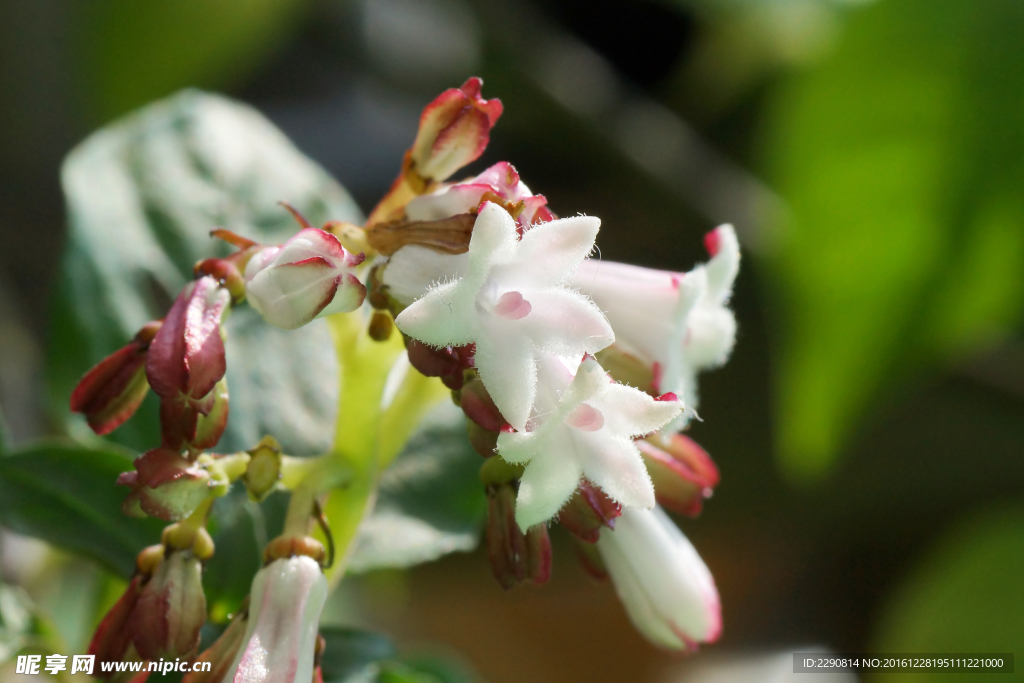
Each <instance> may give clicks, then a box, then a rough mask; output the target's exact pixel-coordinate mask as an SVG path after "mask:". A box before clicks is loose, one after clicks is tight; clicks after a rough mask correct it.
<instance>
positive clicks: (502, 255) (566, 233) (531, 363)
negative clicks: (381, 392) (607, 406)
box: [395, 202, 614, 429]
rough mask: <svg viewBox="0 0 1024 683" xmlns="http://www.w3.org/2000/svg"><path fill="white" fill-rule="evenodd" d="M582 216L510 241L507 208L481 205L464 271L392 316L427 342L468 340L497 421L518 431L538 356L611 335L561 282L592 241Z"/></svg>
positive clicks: (572, 350)
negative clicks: (498, 417) (501, 419)
mask: <svg viewBox="0 0 1024 683" xmlns="http://www.w3.org/2000/svg"><path fill="white" fill-rule="evenodd" d="M600 224H601V223H600V221H599V220H598V219H596V218H591V217H589V216H577V217H573V218H564V219H561V220H557V221H552V222H549V223H541V224H539V225H537V226H534V227H533V228H532V229H530V230H528V231H526V232H525V233H524V234H523V236H522V239H518V237H517V232H516V223H515V221H514V220H513V219H512V217H511V216H510V215H509V214H508V212H507V211H505V210H504V209H502V208H501V207H499V206H498V205H496V204H493V203H490V202H487V203H486V204H485V205H484V208H483V209H482V210H481V211H480V215H479V216H478V217H477V219H476V223H475V225H474V227H473V236H472V238H471V239H470V242H469V252H468V257H467V262H466V270H465V272H464V274H463V275H462V276H461V277H459V278H458V279H456V280H453V281H450V282H447V283H445V284H441V285H437V286H435V287H433V288H432V289H430V290H429V291H428V292H427V293H426V294H425V295H424V296H423V297H422V298H420V299H418V300H416V301H415V302H413V303H412V304H411V305H410V306H409V307H408V308H406V309H405V310H404V311H402V312H401V313H400V314H399V315H398V317H397V318H396V319H395V323H396V324H397V325H398V328H399V329H400V330H402V332H404V333H405V334H407V335H409V336H410V337H413V338H414V339H417V340H419V341H421V342H423V343H425V344H429V345H431V346H436V347H443V346H449V345H450V346H463V345H467V344H476V356H475V365H476V368H477V370H478V371H479V372H480V379H481V380H483V383H484V385H485V386H486V387H487V391H488V392H489V393H490V395H491V398H492V399H494V403H495V405H496V406H497V407H498V410H500V411H501V414H502V415H503V416H504V417H505V419H506V420H507V421H508V422H509V424H511V425H512V426H513V427H515V428H516V429H523V428H525V426H526V420H527V419H528V418H529V416H530V409H531V407H532V406H533V400H534V397H535V395H536V392H537V358H538V357H539V355H541V354H543V353H545V352H546V353H553V354H558V355H563V356H566V357H580V356H582V355H583V354H584V353H594V352H596V351H598V350H600V349H603V348H605V347H606V346H608V345H609V344H611V343H612V341H614V335H613V334H612V329H611V326H610V325H609V324H608V321H607V320H605V318H604V316H603V315H602V314H601V311H600V310H598V308H597V306H595V305H594V302H592V301H591V300H590V299H588V298H587V297H585V296H583V295H582V294H580V293H579V292H576V291H574V290H571V289H569V288H568V287H566V286H564V285H563V284H562V282H563V281H565V280H566V279H567V278H568V277H569V276H570V275H571V274H572V272H573V270H574V269H575V268H576V266H578V265H579V263H580V262H581V261H582V260H583V259H585V258H586V256H587V254H589V253H590V250H591V249H592V248H593V246H594V239H595V238H596V237H597V231H598V228H599V227H600Z"/></svg>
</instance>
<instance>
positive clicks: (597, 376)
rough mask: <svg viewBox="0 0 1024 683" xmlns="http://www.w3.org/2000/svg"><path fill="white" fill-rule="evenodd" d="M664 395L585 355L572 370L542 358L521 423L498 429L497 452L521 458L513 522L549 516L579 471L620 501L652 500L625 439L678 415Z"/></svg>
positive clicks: (641, 503) (639, 503) (644, 503)
mask: <svg viewBox="0 0 1024 683" xmlns="http://www.w3.org/2000/svg"><path fill="white" fill-rule="evenodd" d="M666 399H668V400H659V399H655V398H652V397H650V396H649V395H647V394H645V393H643V392H642V391H639V390H637V389H634V388H632V387H628V386H626V385H623V384H617V383H615V382H614V381H612V380H611V378H609V377H608V374H607V373H606V372H605V371H604V368H602V367H601V366H600V364H598V362H597V361H596V360H594V359H593V358H587V359H585V360H584V361H583V362H582V363H581V364H580V366H579V368H578V369H577V371H576V375H575V377H574V376H573V375H572V374H571V372H570V371H569V368H567V367H566V366H565V365H564V364H563V363H562V361H560V360H559V359H558V358H556V357H553V356H545V357H544V358H542V359H541V363H540V387H539V390H538V393H537V402H536V407H535V409H534V413H533V416H532V417H531V419H530V421H529V423H528V424H527V425H526V429H525V430H522V431H517V432H503V433H502V434H500V435H499V436H498V453H499V454H500V455H501V457H502V458H504V459H505V460H506V461H508V462H510V463H514V464H522V465H526V468H525V471H524V473H523V476H522V479H521V480H520V483H519V494H518V497H517V499H516V522H517V523H518V524H519V526H520V528H522V529H523V530H526V529H528V528H529V527H531V526H533V525H534V524H541V523H543V522H546V521H547V520H549V519H551V518H552V517H554V516H555V515H556V514H557V513H558V511H559V510H560V509H561V508H562V506H563V505H565V503H566V501H568V500H569V498H570V496H572V494H573V492H574V491H575V490H576V486H577V485H578V484H579V481H580V478H581V477H586V478H587V479H588V480H589V481H590V482H591V483H593V484H595V485H597V486H599V487H601V489H602V490H603V491H604V492H605V493H606V494H608V496H610V497H611V498H612V499H613V500H615V501H616V502H618V503H620V504H621V505H622V506H623V507H633V508H641V509H650V508H652V507H654V486H653V484H652V483H651V478H650V476H648V474H647V469H646V467H645V466H644V462H643V458H642V456H641V455H640V451H639V450H638V449H637V447H636V445H635V444H634V442H633V440H634V438H636V437H638V436H642V435H644V434H649V433H651V432H654V431H657V430H658V429H660V428H661V427H663V426H664V425H666V424H668V423H669V422H670V421H671V420H673V419H675V418H676V417H678V416H679V414H680V413H681V412H682V409H683V406H682V403H681V402H679V401H678V400H674V397H666Z"/></svg>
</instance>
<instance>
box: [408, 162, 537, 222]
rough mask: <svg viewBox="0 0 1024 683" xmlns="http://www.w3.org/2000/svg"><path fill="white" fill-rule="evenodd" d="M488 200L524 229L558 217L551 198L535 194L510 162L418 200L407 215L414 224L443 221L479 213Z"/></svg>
mask: <svg viewBox="0 0 1024 683" xmlns="http://www.w3.org/2000/svg"><path fill="white" fill-rule="evenodd" d="M484 201H491V202H494V203H496V204H499V205H501V206H503V207H504V208H505V210H506V211H508V212H509V213H510V214H512V215H513V217H514V218H515V219H516V223H517V224H518V225H519V228H520V229H522V228H526V227H529V226H530V225H532V224H533V223H546V222H547V221H552V220H554V219H555V218H556V216H555V214H553V213H552V212H551V211H550V209H548V208H547V203H548V201H547V199H545V198H544V196H543V195H535V194H533V193H532V192H531V191H530V188H529V187H527V186H526V183H524V182H522V181H521V180H520V179H519V173H518V172H517V171H516V169H515V167H514V166H512V164H510V163H508V162H507V161H501V162H498V163H496V164H494V165H493V166H491V167H490V168H488V169H487V170H485V171H484V172H483V173H481V174H480V175H478V176H476V177H475V178H471V179H470V180H467V181H464V182H461V183H456V184H454V185H446V186H443V187H440V188H438V189H437V190H435V191H433V192H431V193H430V194H425V195H421V196H419V197H416V198H415V199H413V200H411V201H410V202H409V204H408V205H407V206H406V207H405V214H406V217H407V218H408V219H409V220H411V221H439V220H442V219H445V218H449V217H451V216H457V215H459V214H464V213H475V212H476V211H477V210H478V209H479V207H480V205H481V204H482V203H483V202H484Z"/></svg>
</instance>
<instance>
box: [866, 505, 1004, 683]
mask: <svg viewBox="0 0 1024 683" xmlns="http://www.w3.org/2000/svg"><path fill="white" fill-rule="evenodd" d="M1022 567H1024V508H1021V507H1020V506H1019V505H1018V506H1014V507H1007V508H1002V509H999V510H995V511H989V512H988V513H987V514H983V515H980V516H974V517H973V518H972V519H970V520H968V521H966V522H965V523H962V524H960V525H959V526H958V527H957V528H956V529H954V530H953V531H952V532H951V533H949V534H948V535H947V536H946V537H945V538H943V539H942V541H941V542H940V543H939V544H938V546H937V547H936V548H934V549H933V550H932V551H931V552H930V553H929V554H928V555H927V556H926V557H925V558H924V559H923V561H922V562H921V564H920V566H919V567H918V568H917V570H916V571H915V572H914V574H913V575H912V576H910V577H909V579H908V580H907V581H906V582H905V585H903V586H901V588H900V590H899V591H898V592H897V593H896V595H895V596H894V597H893V598H892V599H891V600H890V604H888V605H887V606H886V609H885V612H884V613H883V615H882V620H881V628H880V630H879V633H878V634H877V635H876V638H875V643H874V644H873V645H874V651H876V652H977V653H997V652H1016V653H1017V657H1018V658H1019V657H1020V645H1021V643H1024V582H1022V581H1021V568H1022ZM1015 666H1016V667H1018V669H1017V670H1018V671H1019V667H1020V662H1019V661H1018V662H1016V663H1015ZM991 675H992V674H964V673H932V672H928V673H896V672H888V673H883V674H880V675H879V676H877V677H875V678H872V679H870V680H872V681H875V682H877V683H898V682H902V681H908V682H909V681H924V682H925V683H931V682H932V681H964V680H990V678H989V677H991Z"/></svg>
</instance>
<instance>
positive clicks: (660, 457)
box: [636, 434, 719, 517]
mask: <svg viewBox="0 0 1024 683" xmlns="http://www.w3.org/2000/svg"><path fill="white" fill-rule="evenodd" d="M636 445H637V447H638V448H639V449H640V453H641V455H643V458H644V463H645V464H646V465H647V472H648V474H650V475H651V480H652V481H653V482H654V495H655V497H656V498H657V500H658V504H659V505H661V506H662V507H665V508H666V509H668V510H671V511H673V512H677V513H679V514H682V515H689V516H691V517H695V516H697V515H698V514H700V511H701V508H702V507H703V504H704V499H705V498H710V497H711V493H712V491H713V489H714V488H715V486H717V485H718V480H719V475H718V468H717V467H715V463H714V462H713V461H712V460H711V456H710V455H708V453H707V451H705V450H704V449H703V448H701V447H700V446H699V445H698V444H697V442H696V441H694V440H693V439H691V438H690V437H688V436H684V435H682V434H673V435H672V436H671V437H668V438H664V437H659V436H657V435H655V436H652V437H649V438H648V439H640V440H638V441H637V442H636Z"/></svg>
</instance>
